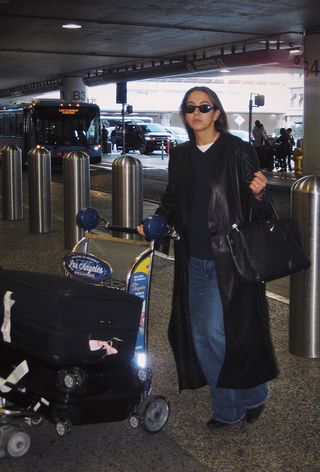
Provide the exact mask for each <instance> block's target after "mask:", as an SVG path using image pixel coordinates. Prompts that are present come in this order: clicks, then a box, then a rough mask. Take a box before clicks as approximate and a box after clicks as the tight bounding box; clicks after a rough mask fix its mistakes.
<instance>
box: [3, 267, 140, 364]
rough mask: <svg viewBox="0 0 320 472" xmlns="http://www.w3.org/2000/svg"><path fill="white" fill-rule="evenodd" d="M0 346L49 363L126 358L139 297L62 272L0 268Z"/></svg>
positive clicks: (133, 337)
mask: <svg viewBox="0 0 320 472" xmlns="http://www.w3.org/2000/svg"><path fill="white" fill-rule="evenodd" d="M0 297H1V302H0V327H1V331H0V345H1V343H3V344H7V345H8V346H11V347H12V348H14V349H16V350H18V351H20V352H23V353H25V354H26V355H27V356H28V357H32V358H35V359H39V360H41V361H44V362H47V363H51V364H54V365H80V364H81V365H85V364H93V363H95V364H96V363H110V361H109V359H110V358H114V359H117V361H119V360H121V362H127V363H130V362H131V359H132V357H133V354H134V348H135V343H136V337H137V333H138V328H139V321H140V316H141V309H142V300H141V299H140V298H139V297H136V296H134V295H130V294H128V293H126V292H124V291H120V290H114V289H109V288H105V287H99V286H94V285H89V284H85V283H83V282H78V281H76V280H72V279H69V278H66V277H63V276H57V275H52V274H42V273H37V272H25V271H14V270H1V271H0Z"/></svg>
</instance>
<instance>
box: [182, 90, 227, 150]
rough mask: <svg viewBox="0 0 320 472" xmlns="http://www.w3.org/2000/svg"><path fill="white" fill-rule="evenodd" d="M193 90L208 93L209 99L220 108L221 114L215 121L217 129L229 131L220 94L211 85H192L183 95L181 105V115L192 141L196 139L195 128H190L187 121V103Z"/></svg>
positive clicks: (224, 131) (222, 131)
mask: <svg viewBox="0 0 320 472" xmlns="http://www.w3.org/2000/svg"><path fill="white" fill-rule="evenodd" d="M192 92H204V93H206V94H207V95H208V97H209V99H210V100H211V102H212V104H213V105H216V107H217V109H219V110H220V115H219V118H218V119H217V120H216V122H215V129H216V130H217V131H219V132H220V133H227V132H228V119H227V114H226V112H225V111H224V109H223V106H222V103H221V102H220V100H219V98H218V95H217V94H216V93H215V92H214V91H213V90H211V89H210V88H209V87H202V86H199V87H198V86H197V87H192V88H191V89H190V90H188V91H187V92H186V93H185V96H184V97H183V100H182V102H181V105H180V116H181V119H182V121H183V124H184V126H185V128H186V130H187V133H188V135H189V139H190V141H194V140H195V138H194V132H193V129H192V128H190V126H189V125H188V124H187V121H186V112H185V110H186V105H187V101H188V98H189V96H190V95H191V93H192Z"/></svg>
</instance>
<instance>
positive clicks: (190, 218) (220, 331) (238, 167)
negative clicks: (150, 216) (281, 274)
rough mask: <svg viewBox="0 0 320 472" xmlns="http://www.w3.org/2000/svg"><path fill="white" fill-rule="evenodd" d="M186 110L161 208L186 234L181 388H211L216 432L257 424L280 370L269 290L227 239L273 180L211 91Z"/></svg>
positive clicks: (179, 275) (173, 332) (197, 93)
mask: <svg viewBox="0 0 320 472" xmlns="http://www.w3.org/2000/svg"><path fill="white" fill-rule="evenodd" d="M180 112H181V117H182V119H183V121H184V124H185V126H186V129H187V132H188V135H189V138H190V141H189V142H186V143H183V144H180V145H178V146H177V147H176V148H174V149H173V150H172V152H171V156H170V161H169V176H168V179H169V180H168V186H167V190H166V192H165V194H164V195H163V197H162V199H161V205H160V207H159V209H158V210H157V213H158V214H162V215H165V216H166V218H167V221H168V223H169V224H172V225H174V226H175V229H176V230H177V232H178V233H179V234H180V236H181V239H180V240H179V241H176V242H175V276H174V293H173V304H172V314H171V319H170V323H169V340H170V343H171V346H172V349H173V353H174V356H175V360H176V365H177V371H178V378H179V387H180V390H182V389H186V388H199V387H201V386H203V385H205V384H208V385H209V387H210V392H211V403H212V409H213V416H212V418H211V419H210V420H209V422H208V423H207V424H208V426H209V427H210V428H211V429H217V428H220V427H222V426H226V425H230V424H234V423H238V422H239V421H241V420H242V419H243V418H246V420H247V421H249V422H251V421H254V420H256V419H257V418H258V417H259V415H260V414H261V412H262V410H263V408H264V405H265V403H266V401H267V398H268V386H267V383H266V382H267V381H268V380H271V379H272V378H274V377H275V376H276V373H277V368H276V364H275V360H274V355H273V348H272V343H271V340H270V334H269V320H268V307H267V302H266V297H265V290H264V286H263V285H262V284H260V285H257V284H255V285H248V284H244V283H243V282H242V281H241V280H240V279H239V277H238V275H237V273H236V272H235V269H234V267H233V264H232V259H231V256H230V252H229V250H228V247H227V245H226V239H225V235H226V234H227V233H228V232H229V231H230V229H231V226H232V224H233V223H238V224H241V223H244V222H246V221H248V219H249V214H250V212H251V211H252V210H254V211H259V209H261V211H264V210H265V209H266V208H267V207H268V198H267V197H266V196H265V187H266V184H267V181H266V178H265V177H264V175H263V174H262V172H260V171H259V164H258V159H257V156H256V154H255V151H254V149H253V147H252V146H251V145H250V144H249V143H245V142H244V141H242V140H241V139H240V138H237V137H235V136H232V135H231V134H229V133H228V131H227V117H226V113H225V111H224V109H223V107H222V105H221V103H220V100H219V99H218V97H217V95H216V94H215V93H214V92H213V91H212V90H210V89H209V88H207V87H194V88H192V89H191V90H189V91H188V92H187V93H186V95H185V97H184V99H183V101H182V104H181V110H180ZM140 231H141V227H140Z"/></svg>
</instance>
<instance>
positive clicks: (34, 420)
mask: <svg viewBox="0 0 320 472" xmlns="http://www.w3.org/2000/svg"><path fill="white" fill-rule="evenodd" d="M30 423H31V426H34V427H37V428H38V427H39V426H41V425H42V424H43V423H44V417H43V416H41V415H36V416H31V418H30Z"/></svg>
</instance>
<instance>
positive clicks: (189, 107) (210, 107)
mask: <svg viewBox="0 0 320 472" xmlns="http://www.w3.org/2000/svg"><path fill="white" fill-rule="evenodd" d="M196 108H198V110H199V111H200V113H209V111H211V110H217V109H218V108H217V107H216V105H209V104H208V103H204V104H203V105H186V106H185V109H184V111H185V113H193V112H194V111H195V109H196Z"/></svg>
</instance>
